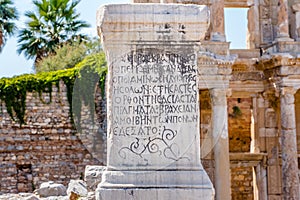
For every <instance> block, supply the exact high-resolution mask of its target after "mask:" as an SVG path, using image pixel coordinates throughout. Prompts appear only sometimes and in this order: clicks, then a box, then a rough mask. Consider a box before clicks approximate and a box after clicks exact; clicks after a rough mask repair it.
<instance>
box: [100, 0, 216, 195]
mask: <svg viewBox="0 0 300 200" xmlns="http://www.w3.org/2000/svg"><path fill="white" fill-rule="evenodd" d="M208 22H209V11H208V8H207V7H206V6H196V5H180V4H115V5H105V6H103V7H101V8H100V9H99V11H98V18H97V23H98V30H99V33H100V36H101V39H102V43H103V47H104V50H105V53H106V58H107V62H108V77H107V79H108V89H107V96H108V97H107V100H108V103H107V104H108V111H107V114H108V117H107V119H108V131H107V132H108V138H107V170H106V171H104V172H103V175H102V182H101V183H100V184H99V185H98V189H97V191H96V198H97V200H100V199H101V200H112V199H116V200H119V199H120V200H129V199H130V200H131V199H143V200H153V199H156V200H171V199H172V200H173V199H174V200H176V199H178V200H179V199H180V200H181V199H189V200H213V198H214V189H213V186H212V183H211V181H210V180H209V177H208V175H207V174H206V172H205V171H204V169H203V167H202V164H201V161H200V146H199V143H200V141H199V140H200V134H199V126H200V125H199V124H200V123H199V120H200V117H199V104H198V101H199V90H198V87H197V86H198V82H197V81H198V79H197V67H198V66H197V56H198V55H197V52H198V50H199V45H200V40H203V38H204V37H205V33H206V31H207V29H208V25H209V23H208Z"/></svg>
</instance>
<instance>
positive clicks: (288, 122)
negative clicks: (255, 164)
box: [280, 87, 300, 200]
mask: <svg viewBox="0 0 300 200" xmlns="http://www.w3.org/2000/svg"><path fill="white" fill-rule="evenodd" d="M295 92H296V90H295V89H294V88H291V87H283V88H281V91H280V111H281V115H280V117H281V151H282V179H283V180H282V185H283V199H285V200H290V199H300V195H299V177H298V172H299V169H298V154H297V136H296V118H295V104H294V101H295V97H294V94H295Z"/></svg>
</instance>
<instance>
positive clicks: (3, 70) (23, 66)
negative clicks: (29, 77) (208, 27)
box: [0, 0, 246, 77]
mask: <svg viewBox="0 0 300 200" xmlns="http://www.w3.org/2000/svg"><path fill="white" fill-rule="evenodd" d="M14 2H15V6H16V7H17V9H18V12H19V16H20V19H19V20H18V22H17V26H18V27H19V28H22V27H23V26H24V21H25V20H26V18H25V17H23V16H24V13H25V11H28V10H34V6H33V5H32V3H31V2H32V0H18V1H17V0H15V1H14ZM129 2H130V0H111V1H109V0H82V1H81V2H80V3H79V5H78V7H77V11H78V12H79V13H80V14H81V19H83V20H85V21H87V22H88V23H89V24H90V25H91V27H90V28H88V29H85V30H83V32H84V33H87V34H89V35H92V36H96V11H97V9H98V8H99V7H100V6H101V5H102V4H108V3H129ZM245 13H246V12H245V11H244V10H241V9H239V10H238V9H225V20H226V21H227V20H228V21H230V24H229V23H227V24H226V26H225V31H226V35H227V41H231V40H233V39H232V38H234V41H236V43H232V44H231V48H242V47H243V46H245V45H243V40H244V38H245V37H246V36H245V34H246V28H245V26H246V25H245V22H244V24H241V23H243V20H236V19H237V16H238V18H240V19H241V17H242V16H243V18H244V19H246V17H245ZM236 23H238V24H236ZM227 25H230V26H227ZM229 30H230V31H229ZM16 49H17V38H16V37H11V38H8V40H7V43H6V45H5V47H4V49H3V51H2V53H0V77H12V76H15V75H20V74H24V73H34V70H33V67H32V65H33V60H27V59H26V58H25V57H24V55H22V54H21V55H18V54H17V52H16Z"/></svg>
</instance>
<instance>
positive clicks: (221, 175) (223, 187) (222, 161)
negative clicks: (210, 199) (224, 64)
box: [210, 89, 231, 200]
mask: <svg viewBox="0 0 300 200" xmlns="http://www.w3.org/2000/svg"><path fill="white" fill-rule="evenodd" d="M226 93H227V92H226V90H224V89H211V90H210V94H211V98H212V105H213V107H212V111H213V120H212V129H213V140H214V142H213V143H214V158H215V189H216V199H217V200H229V199H231V192H230V189H231V187H230V185H231V182H230V161H229V142H228V113H227V99H226Z"/></svg>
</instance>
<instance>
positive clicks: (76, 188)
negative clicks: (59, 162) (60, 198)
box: [67, 180, 88, 198]
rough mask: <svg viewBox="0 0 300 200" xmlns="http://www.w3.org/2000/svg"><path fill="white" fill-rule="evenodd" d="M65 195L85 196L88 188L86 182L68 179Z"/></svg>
mask: <svg viewBox="0 0 300 200" xmlns="http://www.w3.org/2000/svg"><path fill="white" fill-rule="evenodd" d="M67 195H68V196H69V197H70V198H71V196H77V197H78V198H79V197H87V196H88V190H87V184H86V183H85V182H84V181H82V180H70V182H69V185H68V189H67Z"/></svg>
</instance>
